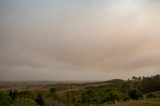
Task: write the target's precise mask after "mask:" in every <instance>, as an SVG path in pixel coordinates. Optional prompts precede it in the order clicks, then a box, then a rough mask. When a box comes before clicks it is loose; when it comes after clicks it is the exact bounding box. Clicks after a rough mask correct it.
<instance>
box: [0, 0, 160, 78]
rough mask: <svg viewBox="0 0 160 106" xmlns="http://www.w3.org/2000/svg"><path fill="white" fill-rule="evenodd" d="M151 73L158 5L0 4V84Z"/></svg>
mask: <svg viewBox="0 0 160 106" xmlns="http://www.w3.org/2000/svg"><path fill="white" fill-rule="evenodd" d="M155 74H160V1H159V0H0V80H108V79H113V78H123V79H126V78H129V77H131V76H133V75H135V76H138V75H140V76H142V75H143V76H148V75H155Z"/></svg>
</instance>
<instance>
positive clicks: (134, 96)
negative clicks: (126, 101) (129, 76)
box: [129, 88, 143, 100]
mask: <svg viewBox="0 0 160 106" xmlns="http://www.w3.org/2000/svg"><path fill="white" fill-rule="evenodd" d="M129 96H130V98H132V99H134V100H138V99H141V98H142V97H143V96H142V94H141V92H140V91H139V90H138V89H136V88H135V89H132V90H131V91H130V93H129Z"/></svg>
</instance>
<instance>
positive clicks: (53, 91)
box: [50, 88, 57, 106]
mask: <svg viewBox="0 0 160 106" xmlns="http://www.w3.org/2000/svg"><path fill="white" fill-rule="evenodd" d="M50 94H51V99H52V103H51V106H54V100H55V99H56V98H57V94H56V89H55V88H50Z"/></svg>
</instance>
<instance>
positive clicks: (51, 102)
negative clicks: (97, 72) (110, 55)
mask: <svg viewBox="0 0 160 106" xmlns="http://www.w3.org/2000/svg"><path fill="white" fill-rule="evenodd" d="M0 106H160V75H156V76H151V77H134V76H133V77H132V79H128V80H127V81H124V80H120V79H115V80H110V81H104V82H90V83H61V84H60V83H58V84H49V85H39V86H34V85H32V86H31V85H30V86H29V85H27V86H25V87H24V86H23V87H19V88H16V87H4V86H3V87H1V92H0Z"/></svg>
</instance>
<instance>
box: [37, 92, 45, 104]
mask: <svg viewBox="0 0 160 106" xmlns="http://www.w3.org/2000/svg"><path fill="white" fill-rule="evenodd" d="M36 102H37V103H38V104H39V105H40V106H44V100H43V98H42V95H41V94H40V93H39V94H38V95H37V97H36Z"/></svg>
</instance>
